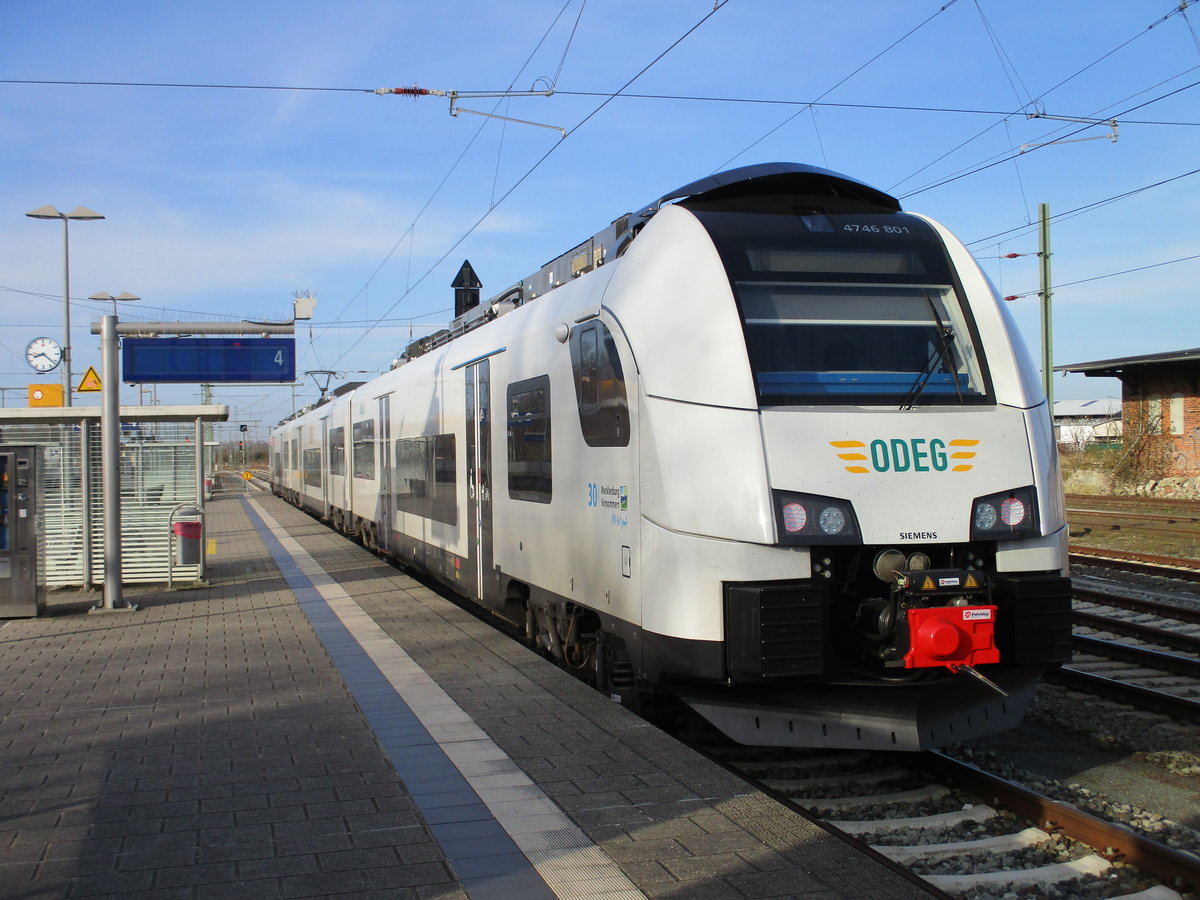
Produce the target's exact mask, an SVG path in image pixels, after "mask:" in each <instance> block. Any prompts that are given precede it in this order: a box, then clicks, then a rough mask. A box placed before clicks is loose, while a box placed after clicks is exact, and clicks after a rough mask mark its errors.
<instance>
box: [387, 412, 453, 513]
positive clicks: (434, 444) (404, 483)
mask: <svg viewBox="0 0 1200 900" xmlns="http://www.w3.org/2000/svg"><path fill="white" fill-rule="evenodd" d="M457 462H458V461H457V456H456V452H455V440H454V435H452V434H435V435H429V436H426V437H417V438H402V439H400V440H398V441H396V468H395V472H394V476H393V478H394V482H395V486H396V487H395V497H396V509H397V510H399V511H400V512H406V513H411V514H413V515H415V516H421V517H422V518H425V519H433V520H434V521H435V522H444V523H446V524H447V525H457V524H458V496H457V486H458V482H457V474H456V473H457Z"/></svg>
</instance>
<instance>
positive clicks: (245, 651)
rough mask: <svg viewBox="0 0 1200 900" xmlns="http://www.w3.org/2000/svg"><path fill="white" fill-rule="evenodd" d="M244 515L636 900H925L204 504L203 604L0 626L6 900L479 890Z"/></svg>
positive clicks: (359, 568) (328, 544)
mask: <svg viewBox="0 0 1200 900" xmlns="http://www.w3.org/2000/svg"><path fill="white" fill-rule="evenodd" d="M247 503H252V504H254V505H255V507H256V508H261V509H262V510H264V511H269V514H270V515H271V516H273V517H274V518H275V520H277V521H278V522H279V523H280V524H281V525H282V526H284V527H285V528H286V529H287V531H288V533H289V534H290V535H291V536H292V537H293V538H295V540H296V541H298V542H299V544H300V545H301V546H302V547H303V548H304V550H305V551H307V553H308V554H309V555H311V556H312V558H313V559H315V560H316V561H317V562H318V563H319V564H320V566H321V568H323V569H324V570H325V571H326V572H328V573H329V574H330V575H331V576H332V577H333V579H334V580H335V581H336V582H337V583H338V584H340V586H341V588H342V589H343V590H344V591H345V592H346V593H347V594H349V595H350V597H352V598H353V599H354V601H355V602H356V603H357V604H358V605H359V606H361V608H362V609H363V610H365V611H366V612H367V613H368V614H369V615H370V617H371V618H372V619H373V620H374V622H375V623H377V624H378V626H379V627H381V628H382V629H383V630H384V631H385V632H386V633H387V635H388V636H390V637H391V638H392V639H393V640H394V641H395V642H396V643H397V644H398V645H400V646H401V647H402V648H403V649H404V650H405V651H406V652H407V654H408V655H409V656H411V658H412V659H413V660H414V661H415V662H416V663H418V664H419V665H420V666H421V668H423V669H424V670H425V672H427V673H428V674H429V675H430V676H431V677H432V678H433V679H434V680H435V681H436V682H437V683H438V684H439V685H440V686H441V688H442V689H444V691H445V692H446V693H447V694H448V695H449V696H450V697H451V698H452V699H453V700H454V701H455V702H456V703H457V704H458V705H459V706H460V707H461V708H462V710H465V711H466V712H467V713H468V714H469V715H470V717H471V718H472V719H473V720H474V722H475V723H476V724H477V725H478V726H479V727H480V728H482V729H483V731H484V732H486V733H487V735H488V736H489V737H490V738H491V740H492V741H494V742H495V744H496V745H498V746H499V747H500V748H502V749H503V751H505V752H506V753H507V754H508V756H509V757H510V758H511V760H513V761H514V762H515V763H516V764H517V766H518V767H519V770H520V772H523V773H524V776H527V777H528V779H529V780H532V782H533V783H534V784H536V785H537V787H538V788H540V789H541V791H542V792H544V794H545V795H546V796H548V797H550V798H552V800H553V803H554V804H555V805H556V806H557V809H558V810H561V811H562V812H565V813H566V815H567V816H568V817H569V818H570V820H571V821H572V822H574V824H575V825H576V826H577V827H578V828H579V829H582V831H583V832H584V833H585V834H586V835H587V837H588V838H590V839H591V840H592V841H593V842H594V843H595V844H596V845H597V846H598V847H599V848H600V851H602V855H603V859H604V860H605V861H606V862H607V861H612V862H615V863H616V865H617V866H618V867H619V869H620V871H621V872H623V873H624V876H625V877H627V878H628V879H629V881H632V882H633V884H635V885H636V886H637V889H638V890H640V891H641V892H642V893H643V894H644V895H645V896H647V897H654V898H659V897H661V898H706V897H714V898H716V897H731V898H734V897H736V898H747V897H750V898H767V897H804V898H813V900H818V898H822V900H823V898H842V897H855V898H857V897H873V898H874V897H879V898H884V897H887V898H891V897H895V898H906V897H920V896H925V893H924V892H923V891H922V890H921V889H920V888H919V887H917V886H915V885H913V884H911V883H910V882H908V881H906V880H904V879H902V878H901V877H899V876H898V875H896V874H895V873H893V872H892V871H890V870H889V869H887V868H885V867H883V866H882V865H880V864H879V863H877V862H876V861H875V860H873V859H872V858H870V857H867V856H865V855H863V854H862V853H861V852H859V851H857V850H855V849H853V848H852V847H850V846H848V845H846V844H843V843H841V842H840V841H838V840H836V839H835V838H833V837H831V836H830V835H829V834H827V833H826V832H824V831H823V830H822V829H820V828H817V827H816V826H814V825H812V824H811V823H808V822H807V821H805V820H804V819H803V818H801V817H800V816H797V815H795V814H793V813H791V812H790V811H788V810H786V809H784V808H782V807H780V806H779V805H778V804H776V803H774V802H773V801H772V800H771V799H770V798H768V797H766V796H765V795H763V794H761V793H759V792H756V791H752V790H748V789H747V787H746V786H745V785H744V784H743V783H742V782H740V781H738V780H737V779H736V778H734V777H733V776H732V775H731V774H730V773H728V772H726V771H725V770H723V769H721V768H720V767H718V766H715V765H713V764H711V763H709V762H708V761H707V760H705V759H703V758H702V757H700V756H698V755H697V754H695V753H693V752H692V751H690V750H688V749H687V748H686V747H683V746H681V745H680V744H678V743H677V742H676V741H674V740H673V739H671V738H670V737H668V736H667V735H664V734H662V733H661V732H659V731H657V730H656V729H654V728H651V727H649V726H648V725H647V724H646V723H644V722H643V721H641V720H640V719H638V718H636V717H635V716H633V715H632V714H630V713H629V712H628V711H627V710H624V709H623V708H621V707H619V706H617V705H616V704H613V703H611V702H609V701H608V700H606V699H605V698H603V697H602V696H600V695H599V694H597V693H595V692H593V691H591V690H590V689H588V688H587V687H586V686H584V685H582V684H581V683H579V682H578V681H576V680H575V679H573V678H572V677H570V676H569V675H567V674H566V673H563V672H561V671H559V670H558V669H556V668H554V667H553V666H551V665H549V664H548V663H546V662H545V661H544V660H542V659H540V658H539V657H537V656H536V655H534V654H532V653H531V652H529V651H528V650H526V649H525V648H524V647H522V646H521V645H519V644H517V643H514V642H512V641H510V640H509V639H507V638H505V637H503V636H502V635H500V634H498V633H497V632H495V631H494V630H492V629H491V628H490V627H489V626H488V625H486V624H484V623H482V622H480V621H479V620H477V619H476V618H474V617H473V616H471V615H469V614H467V613H466V612H465V611H463V610H462V609H460V608H459V607H457V606H456V605H454V604H453V603H450V602H449V601H447V600H446V599H444V598H442V597H440V596H439V595H437V594H435V593H434V592H432V591H430V590H428V589H427V588H425V587H423V586H422V585H420V584H419V583H417V582H416V581H414V580H413V579H411V578H409V577H408V576H406V575H404V574H403V573H401V572H399V571H398V570H396V569H393V568H391V567H389V566H388V565H386V564H385V563H384V562H383V561H381V560H379V559H377V558H376V557H374V556H372V555H371V554H369V553H367V552H366V551H364V550H363V549H361V548H360V547H358V546H356V545H354V544H352V543H350V542H348V541H346V540H345V539H343V538H341V537H339V536H337V535H335V534H333V533H332V532H330V531H329V530H328V529H326V528H325V527H324V526H323V525H321V524H320V523H319V522H317V521H315V520H314V519H311V518H310V517H308V516H307V515H305V514H303V513H301V512H300V511H298V510H295V509H293V508H291V507H289V506H287V505H286V504H284V503H283V502H282V501H279V500H277V499H276V498H273V497H269V496H263V495H257V496H254V497H253V498H252V499H250V500H249V501H247V500H245V499H243V498H241V497H236V496H232V497H218V498H217V499H216V500H215V501H214V502H212V503H211V504H210V505H209V507H208V525H209V535H208V536H209V537H210V538H214V539H215V540H216V542H217V545H216V553H215V555H213V556H212V557H211V558H210V560H209V570H208V578H209V582H210V583H209V585H208V586H204V587H197V588H194V589H188V590H180V591H175V592H171V593H168V592H166V591H165V590H161V589H142V588H138V589H132V588H131V589H128V591H127V596H128V597H129V598H130V599H132V600H136V601H138V602H140V603H141V604H142V608H141V609H139V610H138V611H136V612H129V613H111V614H107V615H88V614H87V613H86V612H85V610H86V607H87V606H88V605H90V603H92V602H95V599H96V597H95V595H80V594H74V593H68V592H55V593H54V594H53V595H52V602H51V608H50V610H49V613H48V614H46V615H43V616H41V617H38V618H36V619H27V620H9V621H7V622H6V621H4V620H0V772H2V773H3V778H2V779H0V897H6V898H7V897H20V898H43V897H45V898H50V897H54V898H58V897H67V898H74V897H113V896H127V897H138V898H141V897H148V898H156V897H163V898H168V897H169V898H189V900H200V898H227V897H228V898H236V897H247V898H251V897H252V898H255V900H261V898H288V897H314V896H342V895H347V896H361V897H398V898H405V897H411V898H418V897H420V898H458V897H466V896H468V895H469V894H468V892H467V890H466V889H465V888H464V882H463V880H461V879H466V878H468V874H469V873H464V872H460V871H456V870H455V869H454V868H453V866H452V865H451V864H450V862H449V857H448V855H447V846H444V843H445V844H451V843H453V840H454V839H456V838H455V836H457V835H465V832H462V831H445V830H442V831H441V832H440V833H441V834H442V837H443V842H444V843H443V842H439V840H438V834H439V829H445V828H446V827H447V825H454V824H455V822H454V821H453V820H454V819H455V818H456V817H455V816H454V814H453V813H452V812H446V811H445V810H452V809H454V808H462V807H461V806H460V807H454V806H453V805H452V804H451V803H450V801H447V802H446V805H445V806H443V807H436V806H433V807H431V806H430V805H429V803H428V802H427V800H423V801H422V803H423V804H424V805H422V804H418V803H417V802H416V801H414V795H413V790H411V789H410V788H413V786H412V785H406V784H405V783H404V781H403V780H402V779H401V778H400V777H399V775H398V774H397V771H396V767H395V766H394V765H393V762H392V760H391V758H389V755H388V752H387V751H385V746H384V745H385V744H386V745H387V746H389V747H392V748H393V751H394V748H395V746H396V744H395V741H397V740H402V738H401V737H398V736H397V735H394V734H390V733H385V734H382V735H381V734H377V733H376V731H375V730H373V729H372V727H371V725H370V724H369V722H368V719H367V717H366V716H364V713H363V709H362V707H361V706H360V703H359V702H356V701H355V698H354V696H353V695H352V694H351V692H350V690H349V689H348V687H347V684H346V681H344V680H343V677H342V673H341V672H339V670H338V669H337V667H336V666H335V665H334V663H333V662H332V660H331V657H330V653H329V652H327V650H326V648H325V646H323V645H322V643H321V641H320V640H319V639H318V637H317V634H316V633H315V632H314V630H313V627H312V625H311V624H310V622H309V620H308V618H307V617H306V615H305V613H304V612H303V611H302V610H301V607H300V604H299V603H298V602H297V598H296V596H295V594H294V593H293V591H292V590H291V589H290V588H289V587H288V584H287V582H285V580H284V577H283V575H282V574H281V572H280V570H279V568H278V567H277V566H276V564H275V563H274V561H273V560H272V558H271V556H270V554H269V553H268V551H267V548H266V546H265V545H264V542H263V540H262V538H261V537H260V536H259V533H258V530H257V528H256V526H255V524H254V520H253V519H252V517H251V516H250V515H249V514H248V512H247ZM335 655H336V654H335ZM360 700H361V698H360ZM497 786H503V785H502V784H500V782H497ZM417 787H420V786H417ZM514 790H517V793H514V795H513V796H514V803H516V804H517V806H518V807H519V805H520V803H521V802H522V801H521V800H520V799H519V798H520V796H522V795H521V794H520V792H519V790H518V789H514ZM422 796H423V797H426V798H427V796H428V794H427V793H426V794H423V795H422ZM436 809H442V810H443V811H442V812H437V811H435V810H436ZM459 818H461V817H459ZM458 824H459V825H461V824H462V822H461V821H460V822H459V823H458ZM447 836H449V837H447ZM461 839H464V840H471V839H472V838H470V837H469V836H464V837H463V838H461ZM545 841H546V849H545V854H546V855H545V857H544V858H541V859H539V860H538V862H542V863H548V864H551V865H552V864H553V862H554V857H555V854H556V853H557V852H559V851H556V850H555V849H554V848H555V846H556V845H555V840H554V837H553V835H548V836H545ZM450 852H451V855H452V854H453V848H450ZM477 874H478V873H477ZM484 874H486V873H484ZM472 883H474V882H472ZM585 884H586V882H579V883H578V884H577V886H576V888H575V889H574V890H575V891H576V893H575V894H573V896H603V895H604V886H603V884H602V882H601V881H600V880H597V881H596V882H595V887H594V891H593V892H591V893H589V892H587V890H586V889H585V887H584V885H585ZM562 895H564V896H566V894H562ZM620 896H627V895H626V894H621V895H620Z"/></svg>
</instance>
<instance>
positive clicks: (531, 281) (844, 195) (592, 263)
mask: <svg viewBox="0 0 1200 900" xmlns="http://www.w3.org/2000/svg"><path fill="white" fill-rule="evenodd" d="M781 193H783V194H793V195H802V196H805V197H812V198H814V199H819V198H829V199H830V200H836V201H841V202H847V201H849V202H854V203H858V204H865V205H867V206H871V207H876V208H878V209H881V210H886V211H888V212H899V211H900V201H899V200H897V199H896V198H895V197H893V196H891V195H890V194H887V193H884V192H883V191H881V190H879V189H878V188H874V187H871V186H870V185H868V184H866V183H864V182H862V181H858V180H857V179H854V178H850V177H849V176H847V175H842V174H841V173H839V172H833V171H830V170H829V169H822V168H820V167H819V166H810V165H805V164H803V163H790V162H771V163H757V164H755V165H750V166H740V167H739V168H736V169H728V170H727V171H724V172H717V173H715V174H712V175H706V176H705V177H704V178H700V179H698V180H696V181H692V182H689V183H688V184H685V185H683V186H682V187H679V188H676V189H675V190H673V191H670V192H668V193H666V194H663V195H662V196H661V197H659V198H658V199H657V200H655V201H654V202H653V203H650V204H648V205H646V206H644V207H642V208H641V209H640V210H638V211H637V212H634V213H626V214H625V215H623V216H620V217H619V218H617V219H614V220H613V221H612V222H611V223H610V224H609V225H608V227H607V228H605V229H604V230H602V231H600V232H597V233H596V234H594V235H592V236H591V237H590V238H588V239H587V240H586V241H584V242H583V243H581V244H577V245H576V246H574V247H572V248H571V249H570V250H568V251H567V252H566V253H562V254H560V255H558V256H556V257H555V258H554V259H552V260H550V261H549V262H548V263H546V264H545V265H543V266H542V267H541V268H540V269H538V271H536V272H534V273H533V274H531V275H529V276H527V277H525V278H522V279H521V280H520V281H518V282H517V283H516V284H513V285H510V286H509V287H507V288H505V289H504V290H503V291H501V292H500V293H498V294H496V295H494V296H493V297H491V298H490V299H488V300H486V301H484V302H483V303H480V304H478V305H477V306H474V307H472V308H471V309H468V310H467V311H466V312H464V313H463V314H462V315H460V316H458V317H457V318H456V319H455V320H454V321H453V322H452V323H451V324H450V327H449V328H447V329H444V330H442V331H438V332H435V333H434V334H431V335H427V336H426V337H423V338H421V339H419V340H416V341H413V342H412V343H411V344H409V345H408V347H407V348H406V350H405V352H404V356H403V357H401V358H400V359H399V360H397V362H396V365H400V364H403V363H404V362H406V361H407V360H409V359H415V358H416V357H418V356H421V355H423V354H425V353H428V352H429V351H430V350H433V349H434V348H436V347H440V346H442V345H443V344H446V343H448V342H449V341H452V340H454V339H455V338H457V337H460V336H461V335H463V334H466V333H467V332H468V331H473V330H474V329H475V328H477V327H479V326H480V325H483V324H484V323H486V322H489V321H491V320H492V319H495V318H496V317H497V316H501V315H504V314H505V313H507V312H510V311H511V310H513V309H514V308H516V307H517V306H520V305H522V304H524V303H528V302H529V301H530V300H534V299H536V298H537V297H540V296H542V295H543V294H546V293H549V292H550V291H552V290H554V289H555V288H556V287H559V286H561V285H563V284H565V283H566V282H568V281H571V280H572V279H574V278H578V277H579V276H581V275H584V274H586V273H588V272H590V271H592V270H593V269H595V268H598V267H599V266H602V265H604V263H606V262H607V261H609V260H610V259H616V258H617V257H619V256H620V255H621V254H622V253H624V252H625V249H626V248H627V247H628V246H629V242H630V241H632V240H633V239H634V237H636V236H637V233H638V232H639V231H640V230H641V228H642V226H643V225H645V224H646V222H648V221H649V220H650V219H651V218H652V217H653V216H654V214H655V213H657V212H658V211H659V210H660V209H662V207H663V206H665V205H666V204H668V203H672V202H680V203H683V204H684V205H690V204H691V203H698V202H708V201H711V202H718V201H721V200H729V199H731V198H738V197H747V196H754V195H761V194H781ZM467 265H468V264H467V263H464V270H465V268H466V267H467ZM461 274H462V273H461V272H460V278H461ZM472 274H473V273H472ZM457 281H458V279H456V285H457Z"/></svg>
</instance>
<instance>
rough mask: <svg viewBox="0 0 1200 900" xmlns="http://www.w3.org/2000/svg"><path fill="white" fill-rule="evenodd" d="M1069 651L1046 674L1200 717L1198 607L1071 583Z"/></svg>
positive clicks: (1181, 716) (1180, 715) (1176, 714)
mask: <svg viewBox="0 0 1200 900" xmlns="http://www.w3.org/2000/svg"><path fill="white" fill-rule="evenodd" d="M1074 594H1075V601H1076V606H1075V609H1074V610H1073V613H1072V615H1073V621H1074V624H1075V626H1076V633H1075V635H1074V637H1073V643H1074V656H1073V658H1072V660H1071V662H1070V664H1068V665H1065V666H1063V667H1062V668H1061V669H1059V670H1057V671H1053V672H1050V673H1048V675H1047V680H1048V681H1050V682H1052V683H1055V684H1060V685H1063V686H1064V687H1069V688H1073V689H1076V690H1083V691H1087V692H1088V693H1092V694H1096V695H1099V696H1102V697H1106V698H1108V699H1110V700H1115V701H1117V702H1121V703H1127V704H1129V705H1132V706H1135V707H1138V708H1141V709H1146V710H1150V711H1152V712H1157V713H1162V714H1165V715H1168V716H1171V717H1172V718H1174V719H1176V720H1179V721H1187V722H1193V723H1200V609H1196V608H1190V607H1187V606H1181V605H1179V604H1177V603H1170V602H1166V601H1162V600H1155V599H1151V598H1148V597H1137V596H1129V595H1127V594H1122V593H1114V592H1112V591H1110V590H1104V591H1101V590H1097V589H1089V588H1085V587H1079V586H1076V587H1075V590H1074Z"/></svg>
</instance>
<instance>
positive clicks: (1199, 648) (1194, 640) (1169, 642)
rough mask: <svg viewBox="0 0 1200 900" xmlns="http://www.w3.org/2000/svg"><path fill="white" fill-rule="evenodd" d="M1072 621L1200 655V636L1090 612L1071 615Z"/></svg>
mask: <svg viewBox="0 0 1200 900" xmlns="http://www.w3.org/2000/svg"><path fill="white" fill-rule="evenodd" d="M1071 619H1072V621H1073V622H1074V623H1075V624H1076V625H1083V626H1084V627H1086V628H1095V629H1096V630H1097V631H1108V632H1111V633H1113V634H1119V635H1121V636H1122V637H1131V638H1137V639H1138V640H1142V641H1146V642H1147V643H1151V644H1158V645H1159V646H1162V647H1169V648H1171V649H1172V650H1178V651H1179V652H1181V653H1191V654H1193V655H1200V636H1197V635H1194V634H1181V633H1180V632H1178V631H1170V630H1168V629H1166V628H1158V627H1156V626H1154V625H1140V624H1138V623H1137V622H1129V621H1125V620H1122V619H1112V618H1109V617H1108V616H1098V615H1096V614H1095V613H1088V612H1079V611H1076V612H1074V613H1072V614H1071ZM1075 637H1076V638H1079V639H1080V640H1098V639H1097V638H1085V637H1083V636H1081V635H1076V636H1075ZM1126 646H1127V645H1126ZM1137 649H1138V650H1141V649H1143V648H1140V647H1139V648H1137Z"/></svg>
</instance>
